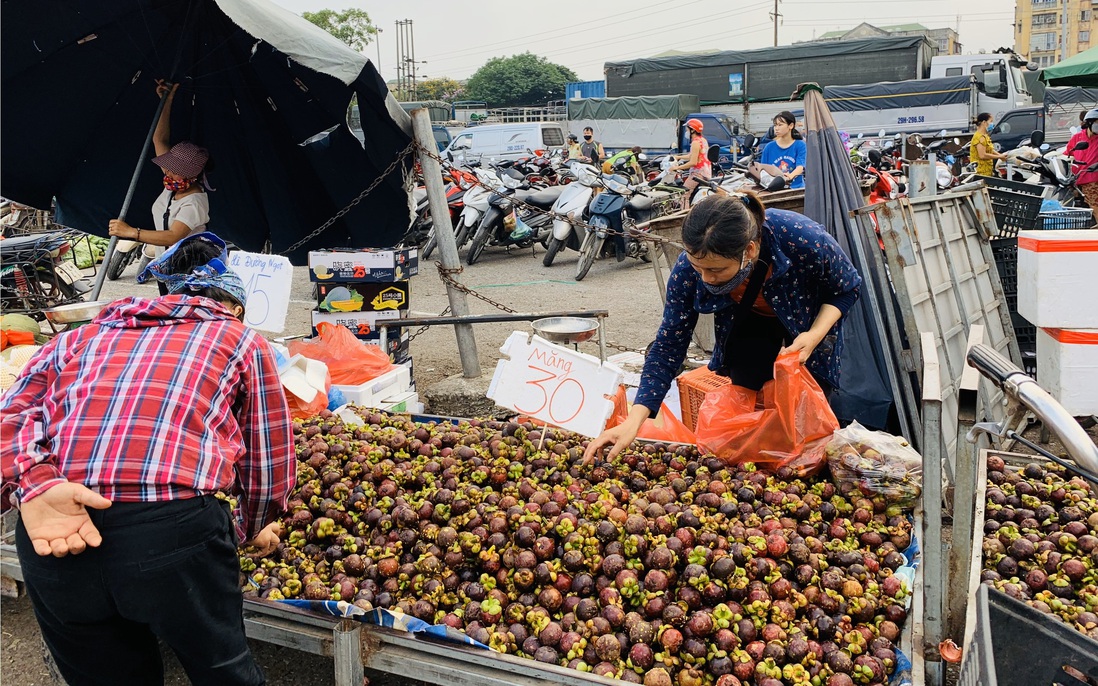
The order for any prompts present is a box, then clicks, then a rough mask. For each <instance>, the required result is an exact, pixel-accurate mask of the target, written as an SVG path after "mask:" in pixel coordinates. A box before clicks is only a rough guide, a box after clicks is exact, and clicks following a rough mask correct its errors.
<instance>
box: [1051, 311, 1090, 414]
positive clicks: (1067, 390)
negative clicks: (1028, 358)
mask: <svg viewBox="0 0 1098 686" xmlns="http://www.w3.org/2000/svg"><path fill="white" fill-rule="evenodd" d="M1037 379H1038V380H1039V381H1040V384H1041V387H1042V388H1045V389H1047V390H1048V392H1049V393H1050V394H1052V397H1054V398H1056V400H1057V401H1058V402H1059V403H1060V404H1061V405H1063V406H1064V409H1065V410H1067V411H1068V412H1070V413H1071V414H1072V415H1073V416H1075V417H1084V416H1088V415H1093V414H1098V329H1090V330H1086V329H1049V328H1045V329H1037Z"/></svg>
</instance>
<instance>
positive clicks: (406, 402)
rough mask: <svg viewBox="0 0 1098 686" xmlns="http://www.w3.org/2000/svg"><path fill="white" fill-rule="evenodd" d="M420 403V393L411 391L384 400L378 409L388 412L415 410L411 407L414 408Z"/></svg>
mask: <svg viewBox="0 0 1098 686" xmlns="http://www.w3.org/2000/svg"><path fill="white" fill-rule="evenodd" d="M419 404H420V402H419V393H416V392H415V391H409V392H407V393H401V394H399V395H394V396H392V397H390V398H389V399H388V400H386V401H383V402H382V403H381V406H380V407H379V408H378V409H379V410H385V411H386V412H414V411H415V410H413V409H411V408H414V407H415V406H416V405H419ZM422 411H423V410H422V409H421V410H420V412H422Z"/></svg>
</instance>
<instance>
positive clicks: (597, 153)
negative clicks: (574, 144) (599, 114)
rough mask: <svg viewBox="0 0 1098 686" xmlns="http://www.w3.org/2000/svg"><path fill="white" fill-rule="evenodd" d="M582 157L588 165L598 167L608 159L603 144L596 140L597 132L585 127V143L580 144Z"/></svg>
mask: <svg viewBox="0 0 1098 686" xmlns="http://www.w3.org/2000/svg"><path fill="white" fill-rule="evenodd" d="M580 155H581V159H583V161H584V162H587V163H588V164H593V165H595V166H596V167H597V166H599V163H600V162H601V161H602V160H605V159H606V150H604V149H603V147H602V143H599V142H598V141H597V140H595V130H594V129H592V128H591V127H590V126H585V127H583V142H582V143H580Z"/></svg>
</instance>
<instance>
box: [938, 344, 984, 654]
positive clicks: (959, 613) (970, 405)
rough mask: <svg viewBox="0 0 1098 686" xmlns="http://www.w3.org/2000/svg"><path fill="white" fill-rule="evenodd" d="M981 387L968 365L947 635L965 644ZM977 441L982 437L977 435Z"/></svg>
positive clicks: (960, 416) (956, 470) (961, 400)
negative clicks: (971, 432)
mask: <svg viewBox="0 0 1098 686" xmlns="http://www.w3.org/2000/svg"><path fill="white" fill-rule="evenodd" d="M983 339H984V327H983V326H981V325H979V324H975V325H973V326H972V329H971V330H970V331H969V336H968V347H969V349H970V350H971V349H972V346H974V345H976V344H978V343H983V342H984V340H983ZM979 388H980V372H979V371H978V370H977V369H976V368H975V367H973V366H972V365H965V368H964V371H962V372H961V384H960V392H959V393H958V399H957V457H956V458H955V461H954V464H953V479H954V483H953V544H952V545H950V546H949V551H948V552H947V561H948V565H947V567H946V573H947V575H948V576H947V578H946V581H947V583H946V589H948V590H947V591H946V596H947V602H946V608H947V612H946V618H945V619H946V631H945V633H946V636H948V637H949V638H952V639H953V640H954V641H955V642H956V643H957V645H964V638H965V616H966V615H965V610H966V608H967V606H968V589H969V578H968V577H969V572H970V571H971V569H970V567H971V566H972V546H971V545H969V544H968V543H969V542H970V541H972V540H973V538H972V536H973V531H972V527H973V521H974V520H973V498H975V497H976V491H977V488H976V475H977V472H978V471H979V466H980V465H979V464H978V461H979V454H980V451H979V446H977V445H976V444H975V443H972V442H969V438H968V436H969V433H968V432H969V430H971V429H972V427H973V425H974V424H975V423H976V420H977V419H978V417H977V416H976V404H977V398H978V395H979ZM977 440H979V439H978V438H977Z"/></svg>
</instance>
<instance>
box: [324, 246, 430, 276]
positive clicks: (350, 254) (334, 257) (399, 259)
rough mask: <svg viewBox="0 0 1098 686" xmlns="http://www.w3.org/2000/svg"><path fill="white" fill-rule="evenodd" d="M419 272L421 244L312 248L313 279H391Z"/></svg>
mask: <svg viewBox="0 0 1098 686" xmlns="http://www.w3.org/2000/svg"><path fill="white" fill-rule="evenodd" d="M418 273H419V249H418V248H404V249H401V250H373V249H367V250H350V249H347V250H310V251H309V279H310V280H312V281H317V282H349V281H350V282H370V283H389V282H392V281H404V280H407V279H408V278H409V277H412V276H415V275H416V274H418Z"/></svg>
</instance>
